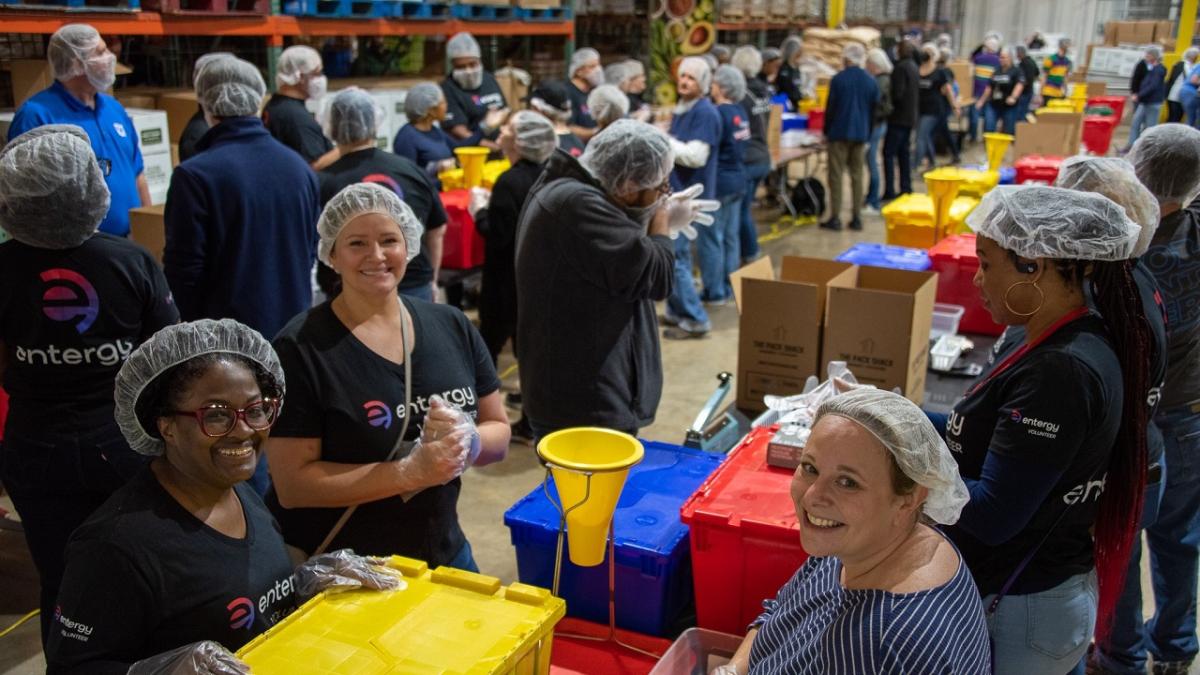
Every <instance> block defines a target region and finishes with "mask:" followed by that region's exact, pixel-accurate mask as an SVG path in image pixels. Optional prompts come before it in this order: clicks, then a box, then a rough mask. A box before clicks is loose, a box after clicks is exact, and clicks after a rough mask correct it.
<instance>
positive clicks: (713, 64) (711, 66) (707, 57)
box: [696, 54, 721, 73]
mask: <svg viewBox="0 0 1200 675" xmlns="http://www.w3.org/2000/svg"><path fill="white" fill-rule="evenodd" d="M696 58H699V59H703V60H704V63H706V64H707V65H708V72H710V73H711V72H713V71H715V70H716V69H717V66H719V65H721V64H720V63H719V62H717V57H715V56H713V55H712V54H701V55H700V56H698V57H696Z"/></svg>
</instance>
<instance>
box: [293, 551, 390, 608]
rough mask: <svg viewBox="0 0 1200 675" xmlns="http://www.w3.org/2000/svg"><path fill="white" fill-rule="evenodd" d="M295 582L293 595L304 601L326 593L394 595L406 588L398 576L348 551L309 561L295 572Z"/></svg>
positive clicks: (373, 559)
mask: <svg viewBox="0 0 1200 675" xmlns="http://www.w3.org/2000/svg"><path fill="white" fill-rule="evenodd" d="M295 578H296V592H297V593H299V594H300V597H302V598H305V599H307V598H311V597H313V596H314V595H316V594H317V593H320V592H321V591H324V590H329V589H337V590H350V589H352V588H367V589H371V590H375V591H398V590H401V589H403V588H404V587H405V586H406V584H405V583H404V579H403V578H401V576H400V573H399V572H396V571H394V570H392V569H390V568H388V567H385V566H384V563H383V561H382V560H380V559H379V558H369V557H366V556H361V555H355V553H354V551H351V550H350V549H348V548H343V549H341V550H338V551H332V552H330V553H322V554H321V555H315V556H313V557H311V558H309V559H308V560H307V561H305V562H304V563H303V564H302V565H300V566H299V567H297V568H296V574H295Z"/></svg>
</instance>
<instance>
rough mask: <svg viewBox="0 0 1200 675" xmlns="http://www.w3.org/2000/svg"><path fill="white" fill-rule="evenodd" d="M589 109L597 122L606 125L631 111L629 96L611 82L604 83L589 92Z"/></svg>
mask: <svg viewBox="0 0 1200 675" xmlns="http://www.w3.org/2000/svg"><path fill="white" fill-rule="evenodd" d="M587 105H588V110H589V111H590V112H591V114H592V119H594V120H596V124H599V125H600V126H602V127H606V126H608V125H610V124H612V123H613V122H616V121H617V120H619V119H621V118H622V117H624V116H625V115H627V114H628V113H629V97H628V96H626V95H625V92H623V91H621V90H620V89H618V88H617V87H616V86H614V85H611V84H602V85H600V86H599V87H596V88H595V89H593V90H592V91H591V92H590V93H588V97H587Z"/></svg>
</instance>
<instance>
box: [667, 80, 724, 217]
mask: <svg viewBox="0 0 1200 675" xmlns="http://www.w3.org/2000/svg"><path fill="white" fill-rule="evenodd" d="M671 135H672V136H674V137H675V139H676V140H679V141H683V142H684V143H687V142H688V141H701V142H704V143H707V144H708V147H709V153H708V161H707V162H705V163H704V166H701V167H697V168H694V169H693V168H689V167H686V166H683V165H681V164H676V165H675V170H674V171H672V172H671V189H672V190H674V191H676V192H679V191H680V190H682V189H684V188H688V187H691V186H692V185H695V184H696V183H702V184H703V185H704V193H703V194H701V195H700V197H699V198H700V199H714V198H716V196H717V154H718V152H719V151H720V148H721V113H719V112H717V106H715V105H713V102H712V101H710V100H708V98H707V97H705V98H701V99H700V100H698V101H696V105H694V106H692V109H691V110H689V111H687V112H685V113H683V114H682V115H676V116H675V117H674V118H672V119H671Z"/></svg>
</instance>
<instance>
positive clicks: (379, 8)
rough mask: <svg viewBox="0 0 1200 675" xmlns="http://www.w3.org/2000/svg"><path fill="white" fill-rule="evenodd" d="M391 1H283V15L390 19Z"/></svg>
mask: <svg viewBox="0 0 1200 675" xmlns="http://www.w3.org/2000/svg"><path fill="white" fill-rule="evenodd" d="M392 4H393V3H392V2H391V0H284V1H283V3H282V4H281V7H282V9H283V13H284V14H289V15H292V16H317V17H327V18H331V19H348V18H358V19H375V18H386V17H390V16H391V15H392V12H393V8H392Z"/></svg>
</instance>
